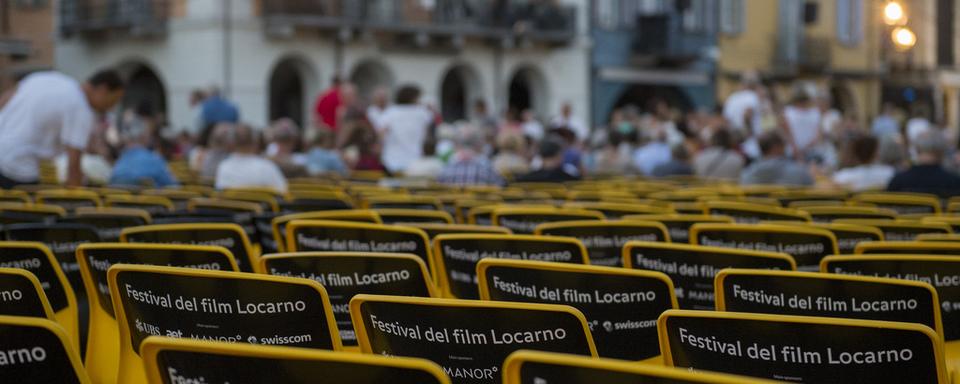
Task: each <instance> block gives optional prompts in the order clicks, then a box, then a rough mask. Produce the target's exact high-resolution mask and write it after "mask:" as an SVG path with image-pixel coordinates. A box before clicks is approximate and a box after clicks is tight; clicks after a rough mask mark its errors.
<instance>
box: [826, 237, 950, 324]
mask: <svg viewBox="0 0 960 384" xmlns="http://www.w3.org/2000/svg"><path fill="white" fill-rule="evenodd" d="M822 270H823V272H827V273H837V274H844V275H856V276H874V277H887V278H894V279H904V280H915V281H920V282H924V283H927V284H930V285H932V286H933V288H934V289H936V290H937V297H938V298H939V299H940V302H939V303H937V304H938V305H939V306H940V316H941V317H942V323H943V332H944V334H943V336H944V338H945V340H946V341H954V340H960V258H957V257H955V256H916V255H911V256H889V255H878V256H870V255H865V256H831V257H828V258H826V259H824V260H823V266H822ZM918 310H920V309H918Z"/></svg>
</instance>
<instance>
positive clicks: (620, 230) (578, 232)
mask: <svg viewBox="0 0 960 384" xmlns="http://www.w3.org/2000/svg"><path fill="white" fill-rule="evenodd" d="M534 234H536V235H546V236H566V237H575V238H577V240H580V242H581V243H583V246H584V247H586V248H587V254H589V255H590V264H592V265H604V266H615V267H619V266H622V265H623V264H622V263H623V245H624V244H626V243H627V242H629V241H662V242H668V243H669V242H670V235H669V234H668V233H667V227H666V226H665V225H663V224H662V223H658V222H655V221H634V220H629V221H596V220H586V221H558V222H554V223H544V224H540V225H538V226H537V228H536V229H535V230H534Z"/></svg>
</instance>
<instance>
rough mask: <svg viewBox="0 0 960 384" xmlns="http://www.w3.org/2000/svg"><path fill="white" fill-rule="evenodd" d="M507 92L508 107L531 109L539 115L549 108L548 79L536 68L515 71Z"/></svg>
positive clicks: (516, 109) (520, 109) (519, 110)
mask: <svg viewBox="0 0 960 384" xmlns="http://www.w3.org/2000/svg"><path fill="white" fill-rule="evenodd" d="M507 89H508V91H507V92H508V93H507V107H508V108H509V109H510V110H513V111H517V112H521V111H524V110H527V109H531V110H533V111H534V112H537V114H539V115H541V116H542V115H543V114H544V113H546V110H547V100H546V98H547V95H548V92H547V90H546V81H545V80H544V79H543V75H542V74H541V73H540V72H539V71H537V70H536V69H534V68H530V67H524V68H520V69H518V70H517V71H515V72H514V73H513V76H512V77H511V78H510V84H509V86H508V88H507Z"/></svg>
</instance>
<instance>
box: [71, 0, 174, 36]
mask: <svg viewBox="0 0 960 384" xmlns="http://www.w3.org/2000/svg"><path fill="white" fill-rule="evenodd" d="M169 17H170V0H61V1H60V33H61V34H62V35H65V36H68V35H72V34H76V33H80V34H89V33H102V32H109V31H126V32H127V33H129V34H131V35H134V36H155V35H163V34H165V33H166V32H167V22H168V19H169Z"/></svg>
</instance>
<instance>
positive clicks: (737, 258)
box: [623, 241, 796, 310]
mask: <svg viewBox="0 0 960 384" xmlns="http://www.w3.org/2000/svg"><path fill="white" fill-rule="evenodd" d="M623 266H624V267H625V268H633V269H645V270H650V271H657V272H663V273H665V274H667V276H670V279H671V280H672V281H673V284H674V286H675V287H676V295H677V301H678V303H679V305H680V308H684V309H702V310H713V309H714V307H715V305H714V292H713V279H714V277H715V276H716V275H717V273H718V272H720V270H722V269H724V268H752V269H778V270H786V271H792V270H795V269H796V263H795V262H794V260H793V258H792V257H790V255H787V254H785V253H777V252H763V251H749V250H745V249H734V248H720V247H707V246H700V245H689V244H668V243H651V242H642V241H635V242H629V243H627V244H626V245H624V246H623Z"/></svg>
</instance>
